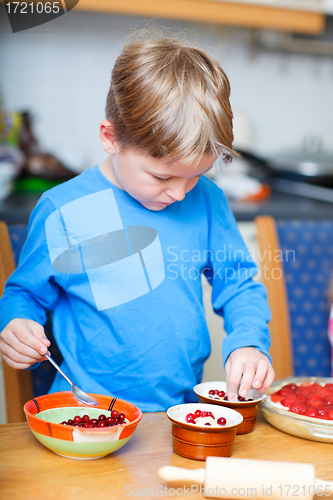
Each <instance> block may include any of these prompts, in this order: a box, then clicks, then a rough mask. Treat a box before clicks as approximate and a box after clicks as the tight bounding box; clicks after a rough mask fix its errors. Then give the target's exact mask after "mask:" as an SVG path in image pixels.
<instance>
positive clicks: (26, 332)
mask: <svg viewBox="0 0 333 500" xmlns="http://www.w3.org/2000/svg"><path fill="white" fill-rule="evenodd" d="M14 321H15V323H14ZM14 321H13V323H10V331H11V332H12V333H13V334H14V336H15V337H16V339H17V340H18V341H19V342H20V343H21V344H24V345H25V346H28V347H30V348H31V349H34V350H35V351H37V353H39V354H40V355H42V356H44V355H45V354H46V352H47V347H48V346H46V345H45V343H44V342H42V340H41V339H40V338H38V337H37V336H36V335H35V333H37V335H39V337H40V335H41V334H40V329H39V328H35V325H38V323H35V322H34V323H35V325H34V328H32V326H31V324H29V323H28V321H26V320H14ZM39 326H40V327H41V325H39ZM7 328H8V327H7ZM41 328H43V327H41ZM5 330H6V329H5ZM5 330H4V332H5ZM43 330H44V329H43ZM2 337H3V338H4V335H3V334H2ZM4 341H5V342H6V343H7V344H9V345H12V342H13V340H12V339H11V342H8V341H7V340H6V338H4ZM16 345H17V344H16Z"/></svg>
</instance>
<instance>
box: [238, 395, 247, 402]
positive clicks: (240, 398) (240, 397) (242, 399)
mask: <svg viewBox="0 0 333 500" xmlns="http://www.w3.org/2000/svg"><path fill="white" fill-rule="evenodd" d="M238 401H246V399H245V398H243V397H242V396H238Z"/></svg>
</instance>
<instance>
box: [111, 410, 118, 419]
mask: <svg viewBox="0 0 333 500" xmlns="http://www.w3.org/2000/svg"><path fill="white" fill-rule="evenodd" d="M111 417H113V418H117V417H118V412H117V410H112V412H111Z"/></svg>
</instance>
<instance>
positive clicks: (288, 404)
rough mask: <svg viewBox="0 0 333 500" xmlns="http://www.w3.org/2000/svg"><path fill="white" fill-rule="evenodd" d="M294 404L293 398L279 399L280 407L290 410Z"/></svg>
mask: <svg viewBox="0 0 333 500" xmlns="http://www.w3.org/2000/svg"><path fill="white" fill-rule="evenodd" d="M294 403H296V399H295V396H289V397H288V396H287V397H286V398H283V399H281V404H282V406H286V407H287V408H290V407H291V405H292V404H294Z"/></svg>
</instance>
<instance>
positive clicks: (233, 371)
mask: <svg viewBox="0 0 333 500" xmlns="http://www.w3.org/2000/svg"><path fill="white" fill-rule="evenodd" d="M242 375H243V373H242V366H240V364H239V363H232V364H231V365H230V371H229V373H227V394H228V399H229V401H232V400H234V399H237V396H238V387H239V384H240V381H241V378H242Z"/></svg>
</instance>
